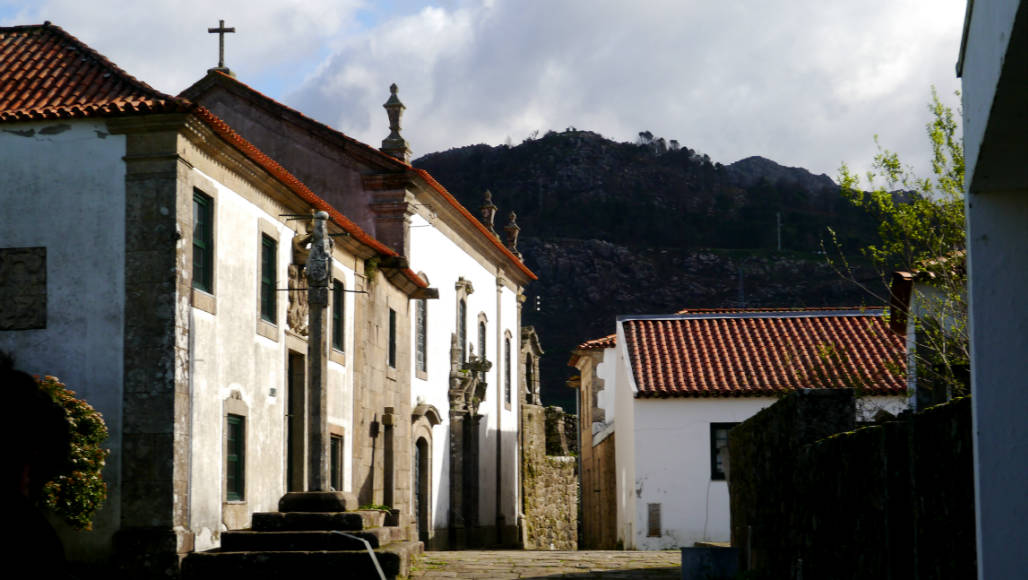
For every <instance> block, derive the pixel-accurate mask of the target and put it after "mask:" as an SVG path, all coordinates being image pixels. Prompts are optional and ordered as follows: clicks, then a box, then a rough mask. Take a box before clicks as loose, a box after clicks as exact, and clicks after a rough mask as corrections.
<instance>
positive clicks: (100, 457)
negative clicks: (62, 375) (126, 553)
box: [38, 376, 109, 530]
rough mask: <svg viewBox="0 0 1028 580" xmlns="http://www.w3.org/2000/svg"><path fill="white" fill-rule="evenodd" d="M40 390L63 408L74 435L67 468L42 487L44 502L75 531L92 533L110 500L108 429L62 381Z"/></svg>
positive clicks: (52, 380) (49, 380)
mask: <svg viewBox="0 0 1028 580" xmlns="http://www.w3.org/2000/svg"><path fill="white" fill-rule="evenodd" d="M38 382H39V388H40V389H41V390H43V391H44V392H45V393H47V394H48V395H50V397H51V398H53V400H54V401H56V402H57V403H58V404H59V405H61V406H62V407H64V410H65V413H66V417H67V420H68V430H69V433H70V435H71V451H70V456H69V457H68V461H67V462H66V465H65V468H64V469H63V470H62V472H61V473H60V474H59V475H58V476H56V477H55V478H54V479H52V480H50V481H49V482H47V483H46V485H45V486H43V498H42V501H43V503H44V505H45V506H46V507H48V508H49V509H50V510H52V511H53V512H54V513H56V514H57V515H59V516H61V518H63V519H64V520H65V521H66V522H68V524H69V525H71V527H72V528H74V529H76V530H90V529H92V527H93V516H94V515H95V514H96V512H97V511H98V510H99V509H100V508H101V507H102V506H103V503H104V501H105V500H106V499H107V483H106V482H105V481H104V479H103V468H104V464H105V462H106V460H107V455H108V453H109V451H108V450H107V449H105V448H104V447H103V443H104V441H105V440H106V439H107V425H106V423H104V419H103V415H101V414H100V412H99V411H97V410H96V409H94V408H93V407H92V406H91V405H90V404H89V403H87V402H85V401H83V400H82V399H79V398H77V397H76V396H75V391H72V390H71V389H69V388H68V387H67V386H65V385H64V384H63V383H62V382H61V381H60V379H58V378H56V377H51V376H45V377H42V378H39V379H38Z"/></svg>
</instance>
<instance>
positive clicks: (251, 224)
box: [190, 170, 353, 550]
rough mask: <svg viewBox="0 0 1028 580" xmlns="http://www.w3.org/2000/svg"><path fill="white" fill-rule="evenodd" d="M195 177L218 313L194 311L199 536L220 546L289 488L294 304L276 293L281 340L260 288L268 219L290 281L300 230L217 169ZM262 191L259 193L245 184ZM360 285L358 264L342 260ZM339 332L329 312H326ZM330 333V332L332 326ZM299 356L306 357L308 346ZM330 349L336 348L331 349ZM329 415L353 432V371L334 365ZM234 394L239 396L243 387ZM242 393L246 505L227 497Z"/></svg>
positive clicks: (283, 280) (195, 519) (280, 266)
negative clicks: (204, 197)
mask: <svg viewBox="0 0 1028 580" xmlns="http://www.w3.org/2000/svg"><path fill="white" fill-rule="evenodd" d="M194 173H195V175H194V176H193V179H194V182H195V183H196V185H197V186H198V187H199V189H200V190H201V191H204V193H206V194H208V195H211V196H212V197H214V199H215V202H214V211H215V217H214V236H215V242H214V252H215V267H214V277H215V280H214V297H215V301H216V311H215V313H214V314H211V313H208V312H206V311H204V310H201V309H199V308H193V309H192V314H191V316H192V321H191V322H192V324H191V325H190V328H191V329H192V330H191V335H192V336H191V339H190V340H191V342H192V352H193V355H192V361H191V363H192V364H191V368H192V372H191V385H192V386H191V389H192V399H193V402H194V403H193V408H192V426H191V429H192V452H191V461H190V494H191V498H190V499H191V503H190V527H191V528H192V530H193V531H194V533H195V534H196V549H197V550H203V549H206V548H210V547H214V546H217V545H218V534H219V532H220V531H223V530H226V529H233V528H239V527H243V526H249V521H250V515H252V514H253V513H254V512H260V511H275V510H276V509H277V506H278V500H279V499H280V498H281V497H282V495H283V494H284V493H285V484H286V482H285V473H286V449H285V444H286V431H285V426H286V423H285V412H286V402H287V396H288V393H287V391H288V388H287V378H286V374H287V361H288V348H287V344H286V337H285V328H286V313H287V309H288V296H287V293H286V292H279V293H278V296H277V300H276V317H275V318H276V322H277V324H276V325H275V327H274V328H273V329H274V336H275V337H276V339H275V340H273V339H271V338H267V337H265V336H262V335H260V334H259V333H258V332H257V324H258V322H257V321H258V309H257V301H258V296H259V278H260V273H259V271H258V268H259V256H260V252H261V249H260V245H259V244H260V238H261V230H260V224H261V223H262V220H263V223H264V224H265V226H266V227H268V226H270V227H272V228H274V230H275V231H276V232H277V234H278V244H277V260H276V266H277V272H276V274H277V275H276V278H277V284H276V285H277V287H278V288H285V287H286V286H287V281H288V274H287V266H288V264H289V262H290V261H291V260H292V247H291V246H292V243H291V242H292V237H293V235H294V232H293V230H292V229H290V228H289V227H288V226H287V225H285V224H284V223H282V222H281V221H279V220H280V219H281V218H280V217H279V216H277V215H270V214H268V213H267V212H265V211H263V210H262V209H261V208H259V207H258V206H257V205H255V204H254V203H252V202H251V201H249V200H248V199H247V197H246V195H244V194H241V193H240V192H237V191H233V190H232V189H229V187H227V186H226V185H225V184H223V183H219V182H217V181H216V180H215V179H213V178H212V177H211V176H209V175H207V174H204V173H203V172H201V171H199V170H194ZM245 193H246V194H247V195H253V192H250V191H248V192H245ZM333 265H334V268H335V271H336V273H337V274H338V272H343V275H344V278H345V282H346V283H347V287H348V288H353V271H352V269H350V268H349V267H348V265H345V264H341V263H339V262H338V261H336V262H334V264H333ZM346 300H347V311H346V313H347V316H346V320H347V322H348V324H347V329H346V334H345V336H346V341H347V345H348V346H349V347H350V349H349V350H350V351H351V352H352V348H353V333H352V320H353V316H352V312H353V310H352V307H353V298H352V297H351V295H349V294H347V298H346ZM326 318H327V319H329V324H327V325H326V330H327V331H328V332H329V333H330V332H331V328H330V318H331V313H330V311H328V310H326ZM329 336H331V334H329ZM303 348H304V350H303V351H301V352H300V354H302V355H304V361H305V363H306V362H307V354H308V353H307V352H306V345H304V347H303ZM326 356H327V353H326ZM328 388H329V392H328V406H329V407H328V408H329V422H330V423H333V424H337V425H339V426H341V427H343V429H344V430H345V432H346V433H347V434H349V433H351V432H352V426H351V422H352V401H353V394H352V370H351V369H348V368H347V366H346V365H341V364H338V363H335V362H329V363H328ZM234 394H235V395H234ZM234 396H238V398H240V399H241V400H242V403H243V404H244V405H245V407H246V465H245V481H246V484H245V503H227V502H226V501H225V494H224V488H223V484H224V479H225V473H224V470H225V461H224V456H223V449H224V429H225V415H226V401H227V400H228V399H230V398H231V397H234ZM344 450H345V451H344V477H343V480H344V481H345V482H349V480H350V477H349V469H350V466H351V453H350V452H349V446H344Z"/></svg>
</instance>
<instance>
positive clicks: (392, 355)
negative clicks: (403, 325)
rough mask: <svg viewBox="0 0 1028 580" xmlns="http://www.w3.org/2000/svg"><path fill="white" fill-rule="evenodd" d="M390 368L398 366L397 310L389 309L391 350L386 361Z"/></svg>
mask: <svg viewBox="0 0 1028 580" xmlns="http://www.w3.org/2000/svg"><path fill="white" fill-rule="evenodd" d="M386 362H387V363H388V364H389V368H391V369H395V368H396V310H394V309H393V308H390V309H389V352H388V358H387V361H386Z"/></svg>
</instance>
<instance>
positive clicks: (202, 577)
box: [182, 542, 422, 580]
mask: <svg viewBox="0 0 1028 580" xmlns="http://www.w3.org/2000/svg"><path fill="white" fill-rule="evenodd" d="M421 550H422V544H421V542H393V543H391V544H387V545H386V546H383V547H381V548H379V549H377V550H375V555H376V556H377V558H378V562H379V565H380V566H381V567H382V571H383V572H384V573H385V576H386V578H388V579H390V580H393V579H395V578H396V577H397V576H407V575H408V574H409V573H410V563H411V558H412V557H413V556H415V555H416V554H419V553H421ZM235 577H241V578H246V579H247V580H265V579H267V580H272V579H275V580H278V579H280V578H304V577H310V578H314V577H332V578H334V577H345V578H369V579H375V578H378V574H377V572H376V570H375V565H374V564H373V563H372V561H371V557H370V556H369V555H368V552H367V551H366V550H364V549H361V550H349V551H255V552H226V551H223V550H212V551H209V552H194V553H192V554H189V555H188V556H186V557H185V559H184V560H183V561H182V579H183V580H206V579H212V580H213V579H218V580H222V579H224V578H235Z"/></svg>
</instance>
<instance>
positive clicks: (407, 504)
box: [0, 23, 535, 570]
mask: <svg viewBox="0 0 1028 580" xmlns="http://www.w3.org/2000/svg"><path fill="white" fill-rule="evenodd" d="M0 78H8V79H10V78H14V79H19V81H18V82H16V83H4V85H3V86H2V87H0V129H2V131H0V175H3V176H4V178H3V185H2V192H0V214H2V215H3V216H4V218H3V220H4V226H3V228H0V304H3V305H4V306H3V310H2V313H0V349H3V350H7V351H10V352H11V353H12V354H13V355H14V356H15V357H16V359H17V361H18V364H19V366H20V367H21V368H24V369H26V370H28V371H30V372H35V373H40V374H43V373H45V374H53V375H56V376H59V377H61V378H62V379H63V380H64V381H65V382H66V383H67V384H69V386H71V387H72V388H73V389H75V390H76V391H77V392H78V393H79V395H80V396H82V397H84V398H85V399H87V400H88V401H89V402H90V403H91V404H93V405H94V406H95V407H96V408H97V409H99V410H100V411H101V412H102V413H103V414H104V416H105V418H106V421H107V423H108V426H109V428H110V431H111V438H110V440H109V442H108V445H109V447H110V448H111V455H110V459H109V462H108V466H107V470H106V472H105V479H106V480H107V481H108V484H109V486H110V497H109V500H108V503H107V506H106V507H105V508H104V509H103V510H102V511H101V512H100V514H99V515H98V518H97V521H96V522H95V529H94V531H92V532H90V533H88V534H86V535H84V536H78V537H76V539H75V542H74V543H72V544H69V546H68V550H69V556H71V557H72V558H114V559H117V558H119V557H124V558H129V557H133V556H136V557H141V555H145V559H146V560H147V561H146V562H144V564H145V565H146V566H147V567H148V568H149V569H150V570H161V569H165V570H170V569H174V568H175V566H177V563H178V559H179V557H180V556H181V555H182V554H185V553H188V552H192V551H200V550H205V549H209V548H213V547H217V546H218V545H219V542H220V538H221V535H222V534H223V533H224V532H225V531H227V530H233V529H239V528H244V527H247V526H248V525H249V522H250V518H251V516H252V515H253V514H254V513H256V512H272V511H275V510H276V508H277V507H278V505H279V504H278V502H279V500H280V498H282V496H283V495H284V494H285V493H287V492H289V491H304V490H309V489H323V490H335V491H339V492H344V493H345V494H349V495H352V496H354V497H355V498H356V502H357V503H358V504H360V505H366V504H376V505H385V506H388V507H389V508H391V509H392V518H393V519H394V523H395V524H396V525H397V526H399V527H400V528H403V529H405V530H406V532H407V533H408V538H409V539H411V540H415V541H416V540H420V541H422V542H424V543H425V544H426V545H427V546H430V547H454V548H459V547H465V546H496V545H506V546H516V545H519V544H520V535H519V529H520V528H521V527H522V526H523V525H524V523H523V521H522V520H523V513H522V511H521V508H520V506H521V505H522V501H521V498H520V495H519V494H520V483H519V482H520V480H521V474H520V473H519V459H518V458H519V453H520V450H519V432H518V429H519V404H518V401H519V400H520V399H521V397H523V396H524V395H523V394H522V393H521V390H522V388H523V387H519V386H520V385H525V380H524V377H523V371H522V368H523V367H522V365H520V364H519V363H518V361H521V360H523V357H522V356H521V352H520V349H521V344H522V343H521V331H520V326H521V324H520V322H521V315H520V312H521V310H520V309H521V303H522V300H523V295H524V294H523V289H524V287H525V285H527V284H528V283H529V282H530V281H532V280H534V279H535V275H534V274H533V273H532V272H531V271H530V270H529V269H528V268H527V267H526V266H525V265H524V263H523V262H522V260H521V257H520V254H519V253H518V251H517V245H516V244H517V233H518V226H517V224H516V223H515V221H514V216H513V215H511V216H510V219H509V221H508V223H506V224H505V226H498V225H494V216H495V213H496V212H497V208H495V206H492V204H491V203H486V204H483V208H482V210H481V211H482V214H481V219H479V218H476V217H475V216H473V215H472V214H471V213H470V212H469V211H468V210H467V209H466V208H464V207H463V206H461V205H460V204H459V203H458V202H457V201H456V199H455V198H454V197H453V196H452V195H451V194H450V193H449V192H447V191H446V189H445V188H444V187H443V186H442V185H440V184H439V183H438V182H436V181H435V180H434V179H433V178H432V177H431V176H430V175H429V174H428V173H426V172H424V171H422V170H419V169H417V168H414V167H412V166H411V165H410V164H409V156H410V149H409V147H408V145H407V143H406V141H405V140H404V139H403V137H402V135H401V134H400V116H399V115H400V113H401V112H402V110H403V104H402V103H401V102H400V101H399V97H398V91H397V89H396V87H395V86H394V87H393V88H392V91H391V93H390V94H389V95H387V97H388V100H387V101H386V104H385V108H386V112H387V113H388V116H389V121H388V127H389V130H390V132H389V133H388V136H387V137H386V138H385V140H384V141H383V144H382V147H381V148H380V149H376V148H374V147H371V146H368V145H365V144H363V143H360V142H358V141H356V140H354V139H352V138H350V137H347V136H346V135H345V134H343V133H341V132H339V131H337V130H334V129H332V128H330V127H328V126H325V125H322V124H320V123H318V122H317V121H314V120H312V119H310V118H308V117H306V116H304V115H302V114H301V113H299V112H297V111H293V110H292V109H289V108H288V107H286V106H284V105H282V104H280V103H277V102H275V101H273V100H272V99H270V98H268V97H266V96H264V95H261V94H260V93H258V92H257V91H255V90H253V89H251V88H250V87H248V86H246V85H245V84H243V83H242V82H240V81H238V80H237V79H235V78H234V77H233V76H232V75H231V73H230V72H229V71H228V70H227V69H225V68H224V67H219V68H217V69H212V70H211V71H209V72H208V74H207V75H206V76H205V77H204V78H202V79H201V80H200V81H198V82H197V83H196V84H194V85H193V86H192V87H190V88H189V89H187V90H186V91H185V92H184V93H183V94H182V95H180V96H178V97H173V96H170V95H166V94H163V93H161V92H159V91H156V90H154V89H153V88H151V87H150V86H148V85H146V84H145V83H143V82H141V81H139V80H137V79H135V78H133V77H132V76H130V75H129V74H128V73H126V72H125V71H123V70H121V69H120V68H118V67H117V66H115V65H114V64H113V63H111V62H110V61H108V60H107V59H106V58H105V57H103V56H102V55H100V54H98V53H97V52H95V51H93V50H92V49H90V48H89V47H88V46H86V45H84V44H83V43H82V42H81V41H79V40H78V39H76V38H74V37H73V36H71V35H70V34H68V33H67V32H65V31H64V30H62V29H61V28H59V27H57V26H54V25H51V24H50V23H45V24H43V25H37V26H18V27H9V28H0ZM383 92H385V91H383ZM386 126H387V123H386V115H385V114H383V127H384V128H385V127H386ZM383 133H386V131H385V130H384V131H383ZM315 212H317V213H316V215H315ZM496 230H503V234H502V235H501V234H500V233H499V232H497V231H496ZM315 247H317V248H318V252H321V253H320V254H318V255H319V256H322V255H324V258H323V259H324V260H325V262H324V263H325V264H326V267H325V268H324V269H325V270H326V271H325V278H327V280H328V282H327V285H326V286H325V287H324V288H325V290H324V291H323V294H321V295H323V296H324V300H321V299H317V298H316V296H318V295H319V294H317V293H316V292H315V289H314V288H312V287H309V286H310V285H311V284H312V282H311V280H313V278H311V273H310V270H311V267H310V265H309V264H308V263H307V262H308V260H311V259H312V258H311V256H312V255H314V254H315V253H316V252H315V251H314V248H315ZM318 259H319V260H321V259H322V258H320V257H319V258H318ZM318 263H321V262H318ZM315 310H316V311H317V312H319V313H320V314H318V316H317V317H315V316H314V314H312V311H315ZM317 320H322V322H316V321H317ZM312 321H315V322H313V323H312ZM312 325H313V326H312ZM319 337H323V338H319ZM319 345H323V346H320V348H319ZM313 361H320V364H321V366H320V370H319V368H316V365H314V364H313ZM312 369H314V370H312ZM315 428H317V429H320V431H319V433H321V434H320V435H319V436H318V438H317V439H313V438H311V437H309V436H308V435H309V434H310V433H311V432H312V430H315ZM317 445H321V446H322V449H321V453H316V452H315V451H316V446H317ZM312 446H313V447H312ZM312 457H314V458H316V459H315V460H314V461H312V460H311V458H312Z"/></svg>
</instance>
